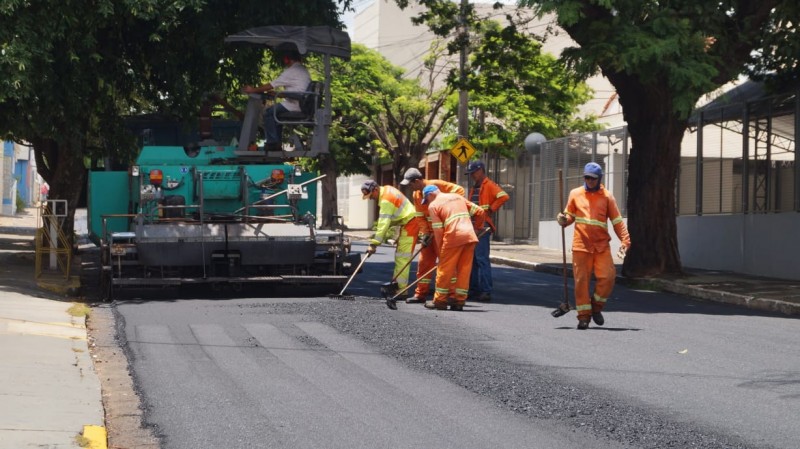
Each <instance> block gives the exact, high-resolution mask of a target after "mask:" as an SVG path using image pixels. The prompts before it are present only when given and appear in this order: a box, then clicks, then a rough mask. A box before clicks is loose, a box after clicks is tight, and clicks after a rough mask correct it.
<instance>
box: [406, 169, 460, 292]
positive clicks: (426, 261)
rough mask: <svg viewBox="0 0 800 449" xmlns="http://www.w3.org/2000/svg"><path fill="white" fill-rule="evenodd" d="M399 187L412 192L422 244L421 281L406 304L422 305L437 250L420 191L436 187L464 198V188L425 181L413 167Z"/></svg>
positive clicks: (419, 272) (434, 180) (420, 260)
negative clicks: (402, 186)
mask: <svg viewBox="0 0 800 449" xmlns="http://www.w3.org/2000/svg"><path fill="white" fill-rule="evenodd" d="M400 185H404V186H410V187H411V189H412V191H413V194H412V196H413V200H414V207H415V208H416V210H417V212H416V217H417V221H418V223H419V236H420V237H419V241H420V242H421V244H422V250H421V251H420V253H419V262H417V279H418V280H419V279H421V280H419V281H418V283H417V288H416V290H415V291H414V294H413V296H409V297H408V299H406V302H407V303H409V304H413V303H424V302H425V299H426V298H427V297H428V293H429V292H430V289H431V279H432V278H433V274H432V273H428V272H430V271H431V268H433V267H434V265H436V257H437V250H436V244H435V243H434V241H433V229H432V228H431V224H430V222H431V218H430V216H429V215H428V204H427V203H423V202H422V189H424V188H425V186H436V187H438V188H439V190H440V191H442V192H445V193H455V194H456V195H459V196H464V188H463V187H461V186H460V185H458V184H453V183H452V182H447V181H442V180H440V179H425V178H424V177H423V176H422V173H421V172H420V171H419V170H417V169H416V168H413V167H412V168H409V169H408V170H406V172H405V174H404V175H403V180H402V181H400ZM425 273H428V274H427V276H423V275H424V274H425Z"/></svg>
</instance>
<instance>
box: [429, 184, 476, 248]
mask: <svg viewBox="0 0 800 449" xmlns="http://www.w3.org/2000/svg"><path fill="white" fill-rule="evenodd" d="M428 215H429V216H430V217H431V228H433V236H434V237H435V238H436V248H437V249H438V250H439V251H441V250H442V248H444V247H445V245H446V246H447V247H448V248H450V247H454V246H460V245H466V244H467V243H477V241H478V237H476V236H475V228H480V227H482V226H483V222H484V218H485V216H486V213H485V212H484V211H483V209H482V208H481V207H480V206H478V205H477V204H474V203H472V202H471V201H469V200H467V199H466V198H464V197H463V196H461V195H457V194H455V193H440V194H439V195H438V196H437V197H436V199H435V200H433V201H432V202H431V203H430V205H429V206H428ZM472 217H475V225H474V226H473V224H472Z"/></svg>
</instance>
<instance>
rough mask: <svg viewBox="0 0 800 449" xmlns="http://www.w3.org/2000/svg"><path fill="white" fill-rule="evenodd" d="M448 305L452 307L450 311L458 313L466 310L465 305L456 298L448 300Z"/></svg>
mask: <svg viewBox="0 0 800 449" xmlns="http://www.w3.org/2000/svg"><path fill="white" fill-rule="evenodd" d="M447 304H449V305H450V310H454V311H456V312H461V311H462V310H464V303H463V302H461V301H458V300H457V299H455V298H450V299H448V300H447Z"/></svg>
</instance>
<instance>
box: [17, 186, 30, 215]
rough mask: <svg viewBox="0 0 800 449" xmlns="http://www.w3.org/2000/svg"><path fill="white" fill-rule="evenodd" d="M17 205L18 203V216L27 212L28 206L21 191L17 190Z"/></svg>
mask: <svg viewBox="0 0 800 449" xmlns="http://www.w3.org/2000/svg"><path fill="white" fill-rule="evenodd" d="M16 203H17V213H18V214H19V213H22V212H23V211H25V208H26V207H28V205H27V204H25V200H23V199H22V196H21V195H20V193H19V190H17V198H16Z"/></svg>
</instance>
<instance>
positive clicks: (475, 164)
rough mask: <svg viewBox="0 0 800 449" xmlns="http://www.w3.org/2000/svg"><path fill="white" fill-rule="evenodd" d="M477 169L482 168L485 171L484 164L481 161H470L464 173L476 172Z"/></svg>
mask: <svg viewBox="0 0 800 449" xmlns="http://www.w3.org/2000/svg"><path fill="white" fill-rule="evenodd" d="M478 170H483V171H484V172H485V171H486V166H485V165H483V162H481V161H472V162H470V163H469V165H467V171H466V173H467V174H470V173H472V172H476V171H478Z"/></svg>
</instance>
